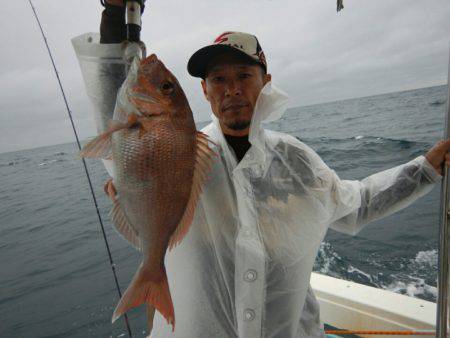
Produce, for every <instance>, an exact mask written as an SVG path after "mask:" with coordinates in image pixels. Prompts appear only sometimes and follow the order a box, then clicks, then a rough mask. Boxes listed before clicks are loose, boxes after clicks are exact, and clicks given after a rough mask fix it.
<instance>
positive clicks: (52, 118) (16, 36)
mask: <svg viewBox="0 0 450 338" xmlns="http://www.w3.org/2000/svg"><path fill="white" fill-rule="evenodd" d="M335 2H336V0H228V1H218V0H150V1H149V2H148V6H147V8H146V12H145V13H144V17H143V21H144V24H143V26H144V27H143V33H142V40H143V41H144V42H146V44H147V49H148V51H149V52H151V53H156V54H157V55H158V57H159V58H160V59H161V60H163V61H164V62H165V64H166V66H167V67H168V68H169V69H171V70H172V71H173V73H174V74H175V75H176V76H177V77H178V79H179V81H180V83H181V85H182V86H183V88H184V89H185V91H186V94H187V96H188V98H189V101H190V103H191V106H192V108H193V111H194V116H195V119H196V120H197V121H204V120H207V119H209V114H210V112H209V106H208V105H207V102H206V101H205V100H204V98H203V94H202V92H201V90H200V83H199V80H198V79H195V78H192V77H190V76H189V75H188V73H187V71H186V63H187V60H188V58H189V56H190V55H191V54H192V53H193V52H194V51H195V50H197V49H198V48H200V47H202V46H204V45H206V44H209V43H210V42H211V41H212V40H213V38H214V37H215V36H217V35H218V34H220V33H221V32H223V31H227V30H237V31H245V32H251V33H254V34H256V35H257V36H258V38H259V40H260V43H261V45H262V47H263V49H264V51H265V54H266V57H267V60H268V66H269V72H270V73H272V77H273V81H274V83H276V84H277V85H278V86H279V87H281V88H282V89H284V90H285V91H286V92H287V93H288V94H289V95H290V96H291V102H290V106H302V105H309V104H313V103H319V102H326V101H334V100H340V99H346V98H352V97H361V96H368V95H375V94H380V93H386V92H392V91H401V90H408V89H414V88H420V87H428V86H435V85H442V84H445V83H446V82H447V67H448V58H449V56H448V53H449V41H450V1H448V0H427V1H419V0H395V1H393V0H376V1H375V0H372V1H368V0H344V5H345V9H344V11H342V12H340V13H338V14H336V11H335V6H336V4H335ZM34 5H35V7H36V9H37V12H38V14H39V16H40V19H41V22H42V24H43V26H44V30H45V32H46V34H47V38H48V41H49V43H50V48H51V49H52V51H53V54H54V57H55V60H56V63H57V66H58V69H59V72H60V76H61V78H62V81H63V85H64V87H65V90H66V94H67V97H68V99H69V104H70V106H71V108H72V111H73V114H74V116H75V118H76V120H75V122H76V125H77V129H78V131H79V134H80V136H81V137H82V138H85V137H87V136H92V135H94V133H95V131H94V122H93V119H92V118H91V108H90V105H89V102H88V98H87V96H86V94H85V91H84V85H83V82H82V78H81V73H80V70H79V66H78V62H77V59H76V57H75V54H74V51H73V49H72V46H71V43H70V39H71V38H72V37H74V36H77V35H79V34H82V33H85V32H89V31H91V32H92V31H94V32H95V31H98V26H99V23H100V13H101V10H102V7H101V6H100V4H99V1H95V0H76V1H75V0H73V1H68V0H64V1H54V0H35V1H34ZM0 13H2V20H1V21H0V41H2V49H1V52H0V65H1V67H0V89H1V90H0V152H4V151H13V150H18V149H25V148H32V147H37V146H43V145H49V144H56V143H63V142H70V141H73V134H72V130H71V128H70V125H69V120H68V118H67V113H66V111H65V107H64V103H63V101H62V98H61V94H60V92H59V88H58V85H57V82H56V80H55V75H54V74H53V70H52V68H51V64H50V61H49V59H48V55H47V52H46V50H45V47H44V44H43V41H42V38H41V36H40V32H39V30H38V26H37V24H36V22H35V19H34V17H33V15H32V12H31V9H30V7H29V4H28V1H26V0H20V1H1V2H0Z"/></svg>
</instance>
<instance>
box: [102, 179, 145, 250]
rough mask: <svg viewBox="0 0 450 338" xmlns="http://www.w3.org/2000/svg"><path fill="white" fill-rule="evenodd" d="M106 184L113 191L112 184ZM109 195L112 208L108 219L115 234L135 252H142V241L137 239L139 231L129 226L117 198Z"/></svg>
mask: <svg viewBox="0 0 450 338" xmlns="http://www.w3.org/2000/svg"><path fill="white" fill-rule="evenodd" d="M107 184H108V185H110V186H111V185H112V188H113V189H114V190H115V188H114V185H113V183H112V182H108V183H107ZM110 189H111V188H110ZM110 189H108V190H110ZM109 195H110V197H111V199H112V201H113V207H112V209H111V212H110V217H111V220H112V222H113V224H114V226H115V228H116V230H117V232H118V233H119V234H120V235H122V236H123V237H124V238H125V239H126V240H127V241H128V242H130V243H131V244H132V245H133V246H134V247H135V248H136V249H137V250H139V251H142V241H141V239H140V237H139V231H137V230H136V228H135V227H133V226H132V225H131V223H130V221H129V220H128V217H127V215H126V214H125V212H124V211H123V209H122V206H121V205H120V200H119V198H118V197H116V196H114V197H112V196H111V194H110V193H109Z"/></svg>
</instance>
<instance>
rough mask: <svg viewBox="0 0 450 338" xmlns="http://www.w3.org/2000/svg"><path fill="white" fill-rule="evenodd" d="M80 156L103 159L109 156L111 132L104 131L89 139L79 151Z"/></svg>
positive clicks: (110, 155)
mask: <svg viewBox="0 0 450 338" xmlns="http://www.w3.org/2000/svg"><path fill="white" fill-rule="evenodd" d="M80 156H81V157H92V158H103V159H108V158H111V157H112V153H111V134H110V133H108V132H106V133H103V134H101V135H99V136H97V137H96V138H94V139H93V140H91V141H89V142H88V143H87V144H86V145H85V146H84V147H83V149H82V150H81V151H80Z"/></svg>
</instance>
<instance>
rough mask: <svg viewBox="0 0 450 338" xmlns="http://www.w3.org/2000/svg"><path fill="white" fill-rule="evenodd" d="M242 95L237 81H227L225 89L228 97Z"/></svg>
mask: <svg viewBox="0 0 450 338" xmlns="http://www.w3.org/2000/svg"><path fill="white" fill-rule="evenodd" d="M241 94H242V89H241V86H240V84H239V83H238V82H237V81H233V80H230V81H227V84H226V87H225V95H226V96H239V95H241Z"/></svg>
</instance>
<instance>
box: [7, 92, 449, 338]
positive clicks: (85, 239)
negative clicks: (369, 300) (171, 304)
mask: <svg viewBox="0 0 450 338" xmlns="http://www.w3.org/2000/svg"><path fill="white" fill-rule="evenodd" d="M446 90H447V87H446V86H440V87H432V88H424V89H418V90H413V91H407V92H400V93H390V94H385V95H379V96H372V97H367V98H360V99H352V100H346V101H339V102H331V103H326V104H319V105H314V106H309V107H299V108H295V109H290V110H289V111H288V112H287V113H286V115H285V116H284V117H283V118H282V119H281V120H279V121H276V122H275V123H272V124H271V125H269V126H268V127H269V128H271V129H275V130H280V131H284V132H288V133H291V134H292V135H294V136H296V137H298V138H299V139H301V140H302V141H303V142H305V143H307V144H308V145H310V146H311V147H312V148H314V149H315V150H316V151H317V152H318V153H319V155H321V156H322V158H323V159H324V161H325V162H326V163H327V164H328V165H329V166H330V167H331V168H333V169H335V170H336V171H337V173H338V174H339V176H340V177H341V178H344V179H362V178H364V177H366V176H367V175H370V174H372V173H375V172H378V171H380V170H384V169H387V168H390V167H392V166H395V165H398V164H401V163H404V162H407V161H409V160H411V159H412V158H414V157H416V156H418V155H420V154H424V153H425V152H426V151H427V150H428V149H429V148H430V147H431V146H432V145H433V144H434V143H435V142H436V141H438V140H439V139H441V138H442V135H443V125H444V111H445V100H446ZM76 152H77V150H76V148H75V145H74V144H62V145H55V146H51V147H44V148H37V149H30V150H25V151H19V152H12V153H3V154H0V177H1V184H0V220H1V225H0V257H1V274H0V290H1V292H0V337H36V338H43V337H110V336H112V337H125V336H126V330H125V326H124V324H123V321H121V320H119V321H118V322H116V323H115V324H114V325H111V324H110V318H111V314H112V311H113V309H114V307H115V305H116V302H117V300H118V298H117V293H116V290H115V286H114V282H113V277H112V273H111V268H110V266H109V262H108V260H107V255H106V249H105V245H104V242H103V238H102V235H101V232H100V231H99V225H98V221H97V216H96V213H95V209H94V207H93V203H92V199H91V197H90V193H89V190H88V185H87V180H86V178H85V175H84V172H83V169H82V164H81V161H80V160H79V159H78V158H77V155H76ZM88 164H89V170H90V172H91V174H92V177H93V182H94V185H95V188H96V194H97V197H98V201H99V207H100V210H101V213H102V216H103V219H104V220H105V226H106V232H107V238H108V240H109V243H110V245H111V250H112V254H113V257H114V260H115V262H116V268H117V272H118V276H119V281H120V284H121V287H122V288H125V287H126V286H127V284H128V282H129V280H130V279H131V277H132V275H133V273H134V271H135V270H136V267H137V265H138V264H139V262H140V257H139V254H138V253H137V252H135V251H134V250H133V249H132V248H131V247H130V246H129V245H128V244H127V243H126V242H125V241H124V240H122V239H121V238H120V237H119V236H118V235H117V234H116V233H115V231H114V230H112V227H111V223H110V221H109V219H108V217H107V213H108V212H109V207H110V203H109V201H108V200H107V198H106V197H105V195H104V194H103V191H102V185H103V182H104V181H105V180H106V179H107V174H106V172H105V170H104V168H103V167H102V165H101V164H100V163H99V162H97V161H95V160H90V161H88ZM438 222H439V185H437V186H436V187H435V189H434V190H433V191H432V192H431V193H430V194H428V195H426V196H425V197H423V198H422V199H420V200H419V201H417V202H416V203H415V204H413V205H412V206H411V207H409V208H407V209H404V210H402V211H400V212H398V213H397V214H395V215H392V216H390V217H387V218H385V219H383V220H380V221H377V222H374V223H372V224H369V225H368V226H367V227H366V228H365V229H364V230H362V231H361V232H360V233H359V234H358V235H357V236H355V237H350V236H346V235H342V234H339V233H336V232H334V231H329V233H328V235H327V237H326V239H325V241H324V243H323V244H322V247H321V250H320V252H319V255H318V257H317V261H316V264H315V267H314V269H315V270H316V271H319V272H321V273H325V274H328V275H331V276H337V277H340V278H344V279H349V280H354V281H357V282H360V283H364V284H367V285H372V286H376V287H379V288H384V289H389V290H392V291H395V292H400V293H403V294H408V295H410V296H414V297H420V298H423V299H426V300H431V301H434V300H435V299H436V278H437V233H438ZM129 314H130V321H131V326H132V329H133V333H134V336H136V337H143V336H145V329H146V323H145V317H144V311H143V309H142V308H139V309H136V310H133V311H130V313H129Z"/></svg>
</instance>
